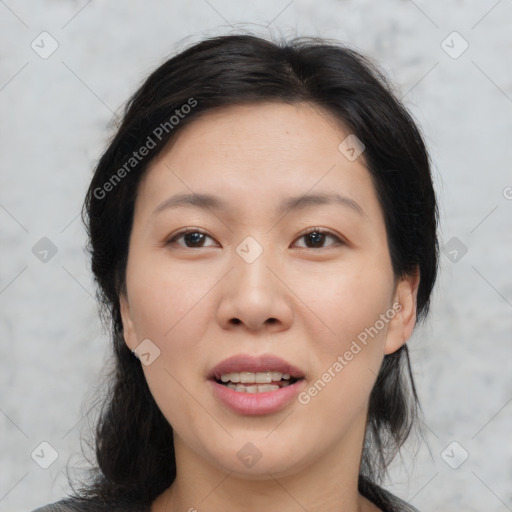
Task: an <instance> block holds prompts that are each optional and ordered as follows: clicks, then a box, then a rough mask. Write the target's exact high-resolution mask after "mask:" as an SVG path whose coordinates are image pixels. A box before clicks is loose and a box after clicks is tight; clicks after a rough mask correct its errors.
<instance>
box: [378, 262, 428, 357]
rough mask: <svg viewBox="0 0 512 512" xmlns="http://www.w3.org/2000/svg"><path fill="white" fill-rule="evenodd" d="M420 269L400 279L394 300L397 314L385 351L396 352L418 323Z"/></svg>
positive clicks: (391, 323)
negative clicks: (417, 307)
mask: <svg viewBox="0 0 512 512" xmlns="http://www.w3.org/2000/svg"><path fill="white" fill-rule="evenodd" d="M419 284H420V270H419V267H417V268H416V271H415V272H414V274H411V275H406V276H404V277H402V278H400V279H399V281H398V283H397V285H396V291H395V296H394V300H393V309H394V310H395V311H396V314H395V316H394V317H393V319H392V320H391V321H390V323H389V326H388V332H387V336H386V343H385V345H384V353H385V354H392V353H393V352H396V351H397V350H398V349H399V348H400V347H401V346H402V345H403V344H404V343H405V342H406V341H407V340H408V339H409V338H410V337H411V334H412V331H413V330H414V326H415V325H416V303H417V296H418V286H419Z"/></svg>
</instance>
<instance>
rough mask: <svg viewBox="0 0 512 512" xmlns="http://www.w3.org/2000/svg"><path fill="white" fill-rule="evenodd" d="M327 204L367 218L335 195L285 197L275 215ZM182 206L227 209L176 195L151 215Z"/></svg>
mask: <svg viewBox="0 0 512 512" xmlns="http://www.w3.org/2000/svg"><path fill="white" fill-rule="evenodd" d="M329 204H339V205H342V206H347V207H349V208H350V209H352V210H353V211H355V212H356V213H358V214H359V215H361V216H366V217H367V216H368V215H367V214H366V212H365V211H364V210H363V209H362V208H361V206H360V205H359V204H358V203H356V202H355V201H354V200H353V199H351V198H350V197H347V196H344V195H341V194H337V193H316V194H304V195H302V196H296V197H287V198H285V199H283V200H282V201H281V203H280V204H279V206H278V208H277V213H278V214H284V213H285V212H288V211H291V210H300V209H304V208H308V207H310V206H319V205H329ZM183 206H185V207H195V208H201V209H208V210H216V211H226V210H228V209H229V204H228V203H227V202H225V201H224V200H222V199H220V198H219V197H216V196H213V195H211V194H177V195H174V196H171V197H169V198H168V199H166V200H165V201H163V202H162V203H160V204H159V205H158V206H157V207H156V208H155V209H154V211H153V215H154V214H156V213H159V212H161V211H162V210H166V209H169V208H179V207H183Z"/></svg>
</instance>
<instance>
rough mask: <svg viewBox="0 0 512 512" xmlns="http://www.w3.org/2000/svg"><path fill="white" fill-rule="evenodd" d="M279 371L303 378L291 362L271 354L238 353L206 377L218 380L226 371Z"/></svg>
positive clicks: (298, 369) (294, 377)
mask: <svg viewBox="0 0 512 512" xmlns="http://www.w3.org/2000/svg"><path fill="white" fill-rule="evenodd" d="M269 371H270V372H281V373H283V374H289V375H290V376H291V377H292V379H296V380H299V379H302V378H304V372H303V371H302V370H301V369H300V368H297V367H296V366H294V365H293V364H291V363H289V362H287V361H285V360H284V359H281V358H280V357H278V356H275V355H272V354H263V355H261V356H258V357H255V356H251V355H249V354H239V355H235V356H232V357H229V358H227V359H224V361H222V362H220V363H219V364H218V365H216V366H215V367H214V368H213V369H212V370H211V371H210V373H209V375H208V379H210V380H216V381H220V380H221V376H222V375H223V374H224V375H225V374H228V373H242V372H251V373H259V372H269Z"/></svg>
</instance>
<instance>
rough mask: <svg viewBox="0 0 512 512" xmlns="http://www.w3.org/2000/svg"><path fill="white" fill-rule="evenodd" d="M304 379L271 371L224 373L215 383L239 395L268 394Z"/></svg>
mask: <svg viewBox="0 0 512 512" xmlns="http://www.w3.org/2000/svg"><path fill="white" fill-rule="evenodd" d="M302 379H303V377H293V376H291V375H290V374H289V373H281V372H275V371H270V370H269V371H266V372H234V373H223V374H222V375H221V376H220V379H217V378H216V379H215V381H216V382H217V383H218V384H221V385H223V386H226V387H227V388H229V389H232V390H233V391H238V392H239V393H266V392H269V391H277V390H279V389H281V388H284V387H287V386H291V385H292V384H295V383H296V382H297V381H299V380H302Z"/></svg>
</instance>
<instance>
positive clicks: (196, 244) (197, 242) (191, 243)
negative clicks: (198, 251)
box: [167, 229, 213, 249]
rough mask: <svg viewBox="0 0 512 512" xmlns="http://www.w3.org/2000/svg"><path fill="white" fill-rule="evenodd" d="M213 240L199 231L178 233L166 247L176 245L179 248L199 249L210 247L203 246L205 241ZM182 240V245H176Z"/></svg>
mask: <svg viewBox="0 0 512 512" xmlns="http://www.w3.org/2000/svg"><path fill="white" fill-rule="evenodd" d="M208 238H209V239H210V240H213V239H212V238H211V237H210V236H209V235H207V234H206V233H204V232H202V231H199V230H197V229H194V230H187V231H181V232H180V233H178V234H176V235H175V236H173V237H172V238H171V239H170V240H169V241H168V242H167V245H173V244H174V245H178V246H181V247H185V248H189V249H193V248H201V247H211V245H205V241H206V240H207V239H208ZM180 239H183V240H184V244H185V245H184V244H183V243H178V240H180Z"/></svg>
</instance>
